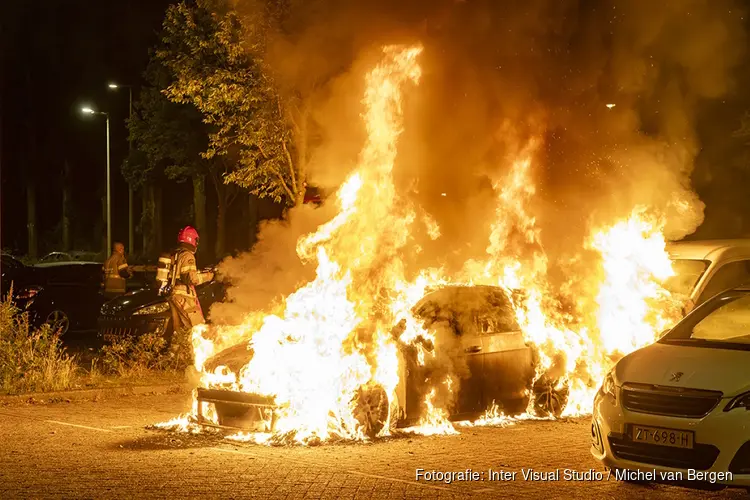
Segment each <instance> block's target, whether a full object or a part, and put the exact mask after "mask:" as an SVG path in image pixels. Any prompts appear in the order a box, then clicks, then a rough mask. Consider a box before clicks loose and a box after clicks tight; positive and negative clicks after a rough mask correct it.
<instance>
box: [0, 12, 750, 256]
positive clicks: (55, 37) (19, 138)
mask: <svg viewBox="0 0 750 500" xmlns="http://www.w3.org/2000/svg"><path fill="white" fill-rule="evenodd" d="M169 3H170V2H168V1H165V0H134V1H118V2H102V1H95V0H75V1H61V0H44V1H41V0H5V1H3V2H2V3H1V5H0V35H1V36H2V38H1V40H2V52H1V56H2V61H1V62H2V68H1V76H2V78H1V79H0V86H1V87H0V141H1V143H0V171H1V174H2V175H1V181H2V194H1V196H2V199H1V202H2V205H1V208H0V210H1V216H2V217H1V221H0V223H1V224H2V232H1V236H0V246H1V247H2V249H3V250H6V251H11V252H13V253H17V254H24V253H26V251H27V233H26V191H25V185H26V183H25V179H26V177H25V176H33V178H34V179H35V181H36V186H37V188H36V189H37V194H36V197H37V204H36V206H37V228H38V241H39V250H38V254H39V255H44V253H46V252H48V251H52V250H57V249H59V246H60V243H59V242H60V241H61V237H60V234H61V229H60V227H61V222H60V219H61V205H62V189H61V184H62V182H63V166H64V164H65V162H67V163H68V165H69V171H70V184H71V194H72V198H73V202H72V226H71V233H72V238H71V241H72V247H73V249H79V250H96V251H98V250H100V248H101V241H102V237H103V234H104V230H105V226H104V221H103V218H102V197H103V196H104V194H105V182H104V181H105V165H106V164H105V160H106V149H105V147H106V141H105V123H104V118H103V117H92V116H84V115H82V114H81V113H80V111H79V110H80V107H81V106H82V105H84V104H86V105H90V106H91V107H93V108H94V109H98V110H103V111H108V112H109V113H110V116H111V147H112V156H111V161H112V167H111V168H112V179H113V181H112V190H113V198H112V222H113V234H112V236H113V239H115V240H122V241H126V240H127V236H128V226H127V224H128V220H127V206H128V191H127V185H126V183H125V181H124V179H123V177H122V174H121V172H120V165H121V164H122V161H123V159H124V158H125V155H126V154H127V148H128V143H127V131H126V127H125V119H126V118H127V114H128V93H127V89H120V90H117V91H113V90H110V89H109V88H108V87H107V84H108V83H109V82H117V83H121V84H132V85H134V86H135V88H134V98H135V97H137V92H138V88H137V86H138V85H139V84H140V83H141V82H142V72H143V70H144V69H145V67H146V63H147V61H148V49H149V48H150V47H151V46H153V45H154V43H155V42H156V38H157V35H156V33H157V31H158V29H159V27H160V24H161V22H162V19H163V16H164V11H165V9H166V7H167V5H168V4H169ZM745 22H747V20H745ZM749 52H750V51H749ZM747 66H748V65H747V64H744V65H743V66H742V67H741V68H740V70H739V71H738V72H737V74H736V82H735V83H736V85H735V90H734V92H733V93H732V94H731V95H730V96H728V97H726V98H724V99H722V100H719V101H715V102H713V103H710V104H708V105H704V106H703V107H702V109H701V110H700V113H699V120H698V128H699V137H700V140H701V144H702V150H701V152H700V154H699V156H698V158H697V161H696V168H695V171H694V173H693V177H692V179H693V187H694V188H695V189H696V191H697V192H698V193H699V195H700V196H701V198H702V200H703V201H704V202H705V203H706V205H707V208H706V221H705V222H704V224H703V226H701V228H700V229H699V230H698V232H697V233H696V234H695V235H693V237H738V236H746V235H748V233H750V223H749V222H748V215H750V197H749V196H748V186H750V184H749V183H748V181H750V170H749V169H748V168H747V161H746V158H745V146H744V145H743V142H742V141H741V140H739V139H737V138H734V137H732V132H733V131H734V130H736V129H737V128H738V127H739V125H740V118H741V116H742V114H743V113H744V111H745V109H748V107H750V106H749V105H748V100H749V99H748V92H747V90H746V89H748V88H750V86H749V85H750V72H748V69H747ZM191 189H192V188H191V186H190V184H189V183H183V184H177V183H174V182H170V183H166V184H165V186H164V204H163V207H164V214H163V220H164V234H165V237H164V241H165V242H168V241H171V239H172V238H171V235H172V234H173V233H175V232H176V230H177V229H178V228H179V226H181V225H184V224H187V223H190V222H191V220H192V216H191V214H190V203H191V201H192V193H191ZM208 195H209V199H208V200H207V207H209V213H208V220H209V227H211V226H212V224H211V221H212V217H213V216H214V214H213V213H212V212H211V211H210V210H211V209H213V207H214V206H215V203H212V199H211V196H212V193H211V192H210V191H208ZM246 205H247V204H243V205H240V206H239V207H235V208H234V209H233V214H234V215H233V217H232V218H230V221H229V224H228V228H227V229H228V230H227V234H228V235H229V238H230V239H229V241H228V242H227V247H228V249H230V250H232V249H235V248H242V247H244V246H247V244H248V241H249V240H248V237H247V234H248V230H247V228H246V226H247V222H246V220H245V219H246V215H245V213H244V210H246V209H247V207H246ZM264 210H265V211H266V212H267V213H268V214H272V213H274V210H276V209H274V208H273V207H271V206H268V205H266V207H265V209H264ZM135 216H136V224H137V223H138V220H139V217H140V199H139V198H138V197H137V198H136V201H135ZM243 221H244V222H243ZM139 247H140V236H139V234H138V233H136V248H139Z"/></svg>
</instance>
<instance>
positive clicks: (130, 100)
mask: <svg viewBox="0 0 750 500" xmlns="http://www.w3.org/2000/svg"><path fill="white" fill-rule="evenodd" d="M107 86H108V87H109V88H111V89H113V90H117V89H119V88H122V87H125V88H127V89H128V110H129V111H128V119H129V123H132V120H133V86H132V85H120V84H118V83H110V84H108V85H107ZM128 153H130V154H129V155H128V156H129V157H130V158H132V153H133V139H131V138H130V133H128ZM133 197H134V192H133V185H132V184H131V183H130V182H128V253H129V254H131V255H132V254H133V252H134V251H135V230H134V227H133V226H134V225H133Z"/></svg>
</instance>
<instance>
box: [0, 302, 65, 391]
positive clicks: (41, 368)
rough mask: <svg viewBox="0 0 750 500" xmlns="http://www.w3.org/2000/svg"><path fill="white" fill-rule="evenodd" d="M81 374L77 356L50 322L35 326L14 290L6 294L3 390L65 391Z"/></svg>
mask: <svg viewBox="0 0 750 500" xmlns="http://www.w3.org/2000/svg"><path fill="white" fill-rule="evenodd" d="M11 293H12V290H11ZM78 375H79V368H78V364H77V363H76V359H75V357H73V356H69V355H68V354H67V353H66V352H65V348H64V347H63V346H62V343H61V342H60V336H59V335H58V334H57V333H56V332H54V331H52V330H51V329H50V327H49V326H47V325H44V326H42V327H41V328H37V329H33V328H32V327H31V325H30V324H29V319H28V315H27V314H25V313H23V312H22V311H21V310H20V309H18V308H17V307H16V305H15V304H14V303H13V301H12V300H11V294H10V293H9V294H8V296H6V297H4V298H2V301H0V392H4V393H7V394H20V393H25V392H44V391H62V390H66V389H69V388H71V387H72V386H73V385H74V384H75V382H76V378H77V377H78Z"/></svg>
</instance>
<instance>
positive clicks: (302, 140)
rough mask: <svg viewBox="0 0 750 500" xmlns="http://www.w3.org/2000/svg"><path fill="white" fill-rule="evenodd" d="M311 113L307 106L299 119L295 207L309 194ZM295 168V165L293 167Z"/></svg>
mask: <svg viewBox="0 0 750 500" xmlns="http://www.w3.org/2000/svg"><path fill="white" fill-rule="evenodd" d="M309 116H310V111H309V108H308V107H307V106H305V107H304V108H303V110H302V113H301V116H300V119H299V131H298V134H297V135H298V136H297V140H296V149H297V165H296V167H297V186H298V187H297V191H298V192H297V200H295V205H302V204H303V203H304V201H305V194H306V193H307V159H308V158H307V157H308V149H307V140H308V137H307V136H308V123H307V122H308V117H309ZM292 168H294V165H293V166H292Z"/></svg>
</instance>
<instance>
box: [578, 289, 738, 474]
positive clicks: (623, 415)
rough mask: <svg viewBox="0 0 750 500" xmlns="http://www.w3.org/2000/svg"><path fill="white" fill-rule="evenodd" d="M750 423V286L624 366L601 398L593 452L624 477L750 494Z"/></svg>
mask: <svg viewBox="0 0 750 500" xmlns="http://www.w3.org/2000/svg"><path fill="white" fill-rule="evenodd" d="M748 422H750V287H739V288H733V289H730V290H727V291H724V292H721V293H719V294H718V295H716V296H714V297H712V298H710V299H709V300H707V301H706V302H705V303H704V304H702V305H701V306H699V307H698V308H696V309H695V310H694V311H693V312H691V313H690V314H688V315H687V316H686V317H685V318H684V319H683V320H682V321H680V322H679V323H678V324H677V325H676V326H675V327H674V328H673V329H672V330H670V331H669V332H668V333H666V334H665V335H664V336H663V337H662V338H661V339H660V340H658V341H657V342H655V343H654V344H652V345H649V346H646V347H644V348H642V349H639V350H637V351H635V352H633V353H631V354H629V355H628V356H625V357H624V358H622V359H621V360H620V361H619V362H618V363H617V364H616V365H615V366H614V368H613V369H612V370H611V372H610V373H609V374H608V375H607V376H606V377H605V380H604V382H603V384H602V386H601V388H600V390H599V392H598V394H597V395H596V397H595V401H594V412H593V418H592V424H591V435H592V441H593V442H592V446H591V453H592V454H593V455H594V457H595V458H596V459H597V460H599V461H600V462H601V463H602V464H603V465H604V466H605V467H608V468H610V469H613V470H615V471H644V470H645V471H656V472H657V473H658V476H657V477H656V478H654V477H646V480H656V481H658V480H660V479H662V478H667V479H670V480H677V481H680V480H684V481H690V480H691V479H692V480H695V479H698V480H704V481H708V482H711V483H715V484H726V485H733V486H743V487H747V486H750V425H748ZM669 472H673V473H677V474H671V475H670V474H668V473H669ZM662 473H664V476H661V474H662ZM728 473H729V474H728ZM730 476H731V477H730ZM636 477H637V476H636ZM637 478H638V479H642V478H639V477H637Z"/></svg>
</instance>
